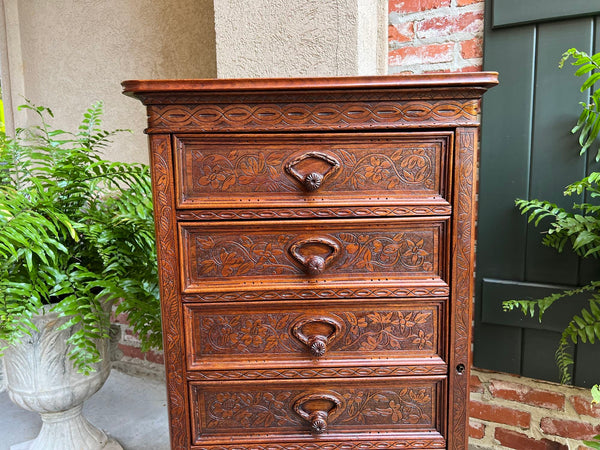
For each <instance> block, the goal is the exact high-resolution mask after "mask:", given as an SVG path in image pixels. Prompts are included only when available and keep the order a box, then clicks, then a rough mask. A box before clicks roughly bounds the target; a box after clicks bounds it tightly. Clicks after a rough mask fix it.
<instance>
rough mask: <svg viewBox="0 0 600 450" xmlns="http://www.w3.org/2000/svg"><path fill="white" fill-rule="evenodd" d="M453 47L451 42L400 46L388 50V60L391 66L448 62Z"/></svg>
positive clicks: (450, 59)
mask: <svg viewBox="0 0 600 450" xmlns="http://www.w3.org/2000/svg"><path fill="white" fill-rule="evenodd" d="M453 49H454V44H453V43H446V44H433V45H424V46H421V47H411V46H407V47H400V48H398V49H396V50H392V51H391V52H389V55H388V62H389V64H390V65H391V66H400V65H410V64H432V63H444V62H450V61H452V59H453Z"/></svg>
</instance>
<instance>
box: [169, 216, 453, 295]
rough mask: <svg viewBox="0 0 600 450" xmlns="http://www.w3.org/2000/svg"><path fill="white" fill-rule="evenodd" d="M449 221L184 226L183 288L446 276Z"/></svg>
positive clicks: (285, 222)
mask: <svg viewBox="0 0 600 450" xmlns="http://www.w3.org/2000/svg"><path fill="white" fill-rule="evenodd" d="M446 223H447V218H437V217H436V218H429V219H379V220H369V221H366V220H322V221H312V220H309V221H279V222H244V223H239V222H236V223H234V222H229V223H227V222H223V223H218V224H215V223H183V224H181V225H180V236H181V246H182V252H181V253H182V256H181V258H182V264H181V266H182V277H183V279H182V286H183V290H184V292H186V293H190V292H206V291H211V290H214V289H219V288H227V289H228V290H235V289H240V290H242V289H244V290H245V289H262V288H265V287H278V286H279V287H286V288H290V287H306V286H307V285H313V286H315V285H331V286H334V285H336V284H340V283H346V284H354V285H356V284H361V283H362V284H365V283H369V284H370V285H372V284H373V283H374V282H390V281H396V280H397V281H400V280H403V281H409V280H420V281H423V280H427V281H431V280H440V279H443V280H445V279H446V278H445V273H444V270H443V268H444V267H445V266H446V264H444V261H445V259H446V249H445V247H446V245H445V244H446V242H447V236H446V232H447V230H446Z"/></svg>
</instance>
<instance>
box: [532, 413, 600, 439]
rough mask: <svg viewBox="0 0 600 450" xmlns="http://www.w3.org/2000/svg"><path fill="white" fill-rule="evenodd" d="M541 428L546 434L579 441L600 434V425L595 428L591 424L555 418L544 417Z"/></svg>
mask: <svg viewBox="0 0 600 450" xmlns="http://www.w3.org/2000/svg"><path fill="white" fill-rule="evenodd" d="M540 427H541V429H542V431H543V432H544V433H546V434H552V435H554V436H561V437H565V438H571V439H579V440H581V439H591V438H593V437H594V436H596V435H597V434H598V433H600V425H597V426H593V425H592V424H590V423H585V422H577V421H575V420H564V419H557V418H553V417H544V418H543V419H542V421H541V422H540Z"/></svg>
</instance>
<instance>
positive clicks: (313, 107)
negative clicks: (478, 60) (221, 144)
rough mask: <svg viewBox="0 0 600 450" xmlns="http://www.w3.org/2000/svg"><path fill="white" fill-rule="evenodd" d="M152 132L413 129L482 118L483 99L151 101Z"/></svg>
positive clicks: (150, 120) (461, 122) (472, 122)
mask: <svg viewBox="0 0 600 450" xmlns="http://www.w3.org/2000/svg"><path fill="white" fill-rule="evenodd" d="M148 110H149V116H148V125H149V131H150V132H160V130H169V131H202V132H208V131H225V130H229V131H249V130H283V129H285V130H308V129H311V130H318V129H323V130H331V129H345V128H351V129H364V128H383V127H385V126H388V125H395V126H399V125H400V126H401V125H402V124H405V125H406V126H411V127H414V126H415V125H420V124H422V125H428V124H434V125H435V124H438V123H440V122H443V123H444V124H448V123H452V124H455V125H470V124H475V123H476V122H477V115H478V113H479V102H478V101H477V100H473V99H465V100H457V99H454V100H413V101H387V102H385V101H384V102H360V101H355V102H338V103H324V102H308V103H269V104H267V103H246V104H242V103H235V104H224V105H222V104H199V105H193V104H192V105H191V104H186V105H179V104H162V105H150V106H149V108H148Z"/></svg>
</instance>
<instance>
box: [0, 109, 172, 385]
mask: <svg viewBox="0 0 600 450" xmlns="http://www.w3.org/2000/svg"><path fill="white" fill-rule="evenodd" d="M22 108H25V109H27V110H28V111H30V112H31V113H33V114H34V115H35V116H37V118H38V120H39V125H37V126H33V127H30V128H27V129H19V130H17V132H16V134H15V137H14V138H11V137H8V136H7V135H6V134H4V133H3V132H0V342H3V343H4V348H6V346H7V345H12V344H15V343H17V342H19V341H20V340H21V339H22V338H23V336H24V335H25V334H27V333H28V332H29V330H31V329H35V326H34V325H33V323H32V321H31V319H32V317H33V316H34V315H35V314H37V313H39V312H40V309H41V308H42V307H43V305H46V304H52V305H53V306H52V310H53V311H56V312H58V313H59V315H61V316H64V317H66V318H68V321H67V323H66V324H65V325H64V326H63V327H64V328H67V327H71V326H74V325H76V324H79V327H77V330H76V332H74V333H73V334H72V336H71V338H70V340H69V343H70V344H71V346H70V348H71V353H70V357H71V359H72V360H73V363H74V365H75V366H76V367H77V368H78V370H79V371H81V372H84V373H89V371H90V370H91V365H92V364H93V363H95V362H98V361H99V358H100V355H99V352H98V349H97V348H96V344H95V342H96V340H97V339H100V338H105V337H107V336H108V333H109V328H110V317H109V315H110V313H109V310H108V309H107V308H106V305H107V304H111V303H112V302H114V301H115V300H117V299H121V300H120V301H119V303H118V307H117V311H116V312H117V313H121V312H124V313H127V314H128V315H129V320H130V323H131V325H132V326H133V328H134V330H135V331H136V332H138V333H139V335H140V338H141V341H142V349H143V350H147V349H149V348H151V347H156V348H158V347H160V346H161V331H160V308H159V300H158V277H157V265H156V255H155V250H154V249H155V246H154V224H153V218H152V197H151V186H150V175H149V169H148V167H147V166H146V165H142V164H127V163H120V162H111V161H107V160H105V159H102V157H101V153H100V152H101V151H102V150H103V149H104V148H105V147H106V146H107V145H108V144H109V143H110V140H111V137H112V136H113V135H114V134H115V133H118V132H121V131H123V130H115V131H105V130H103V129H102V127H101V116H102V113H103V105H102V103H101V102H98V103H95V104H94V105H92V106H91V107H90V108H89V109H88V110H87V111H86V113H85V114H84V117H83V120H82V122H81V124H80V126H79V128H78V130H77V131H76V132H73V133H70V132H65V131H63V130H59V129H54V128H52V127H51V126H50V125H49V121H50V119H51V118H52V117H53V114H52V111H51V110H50V109H48V108H46V107H42V106H36V105H33V104H31V103H30V102H28V103H27V104H25V105H23V106H22Z"/></svg>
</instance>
